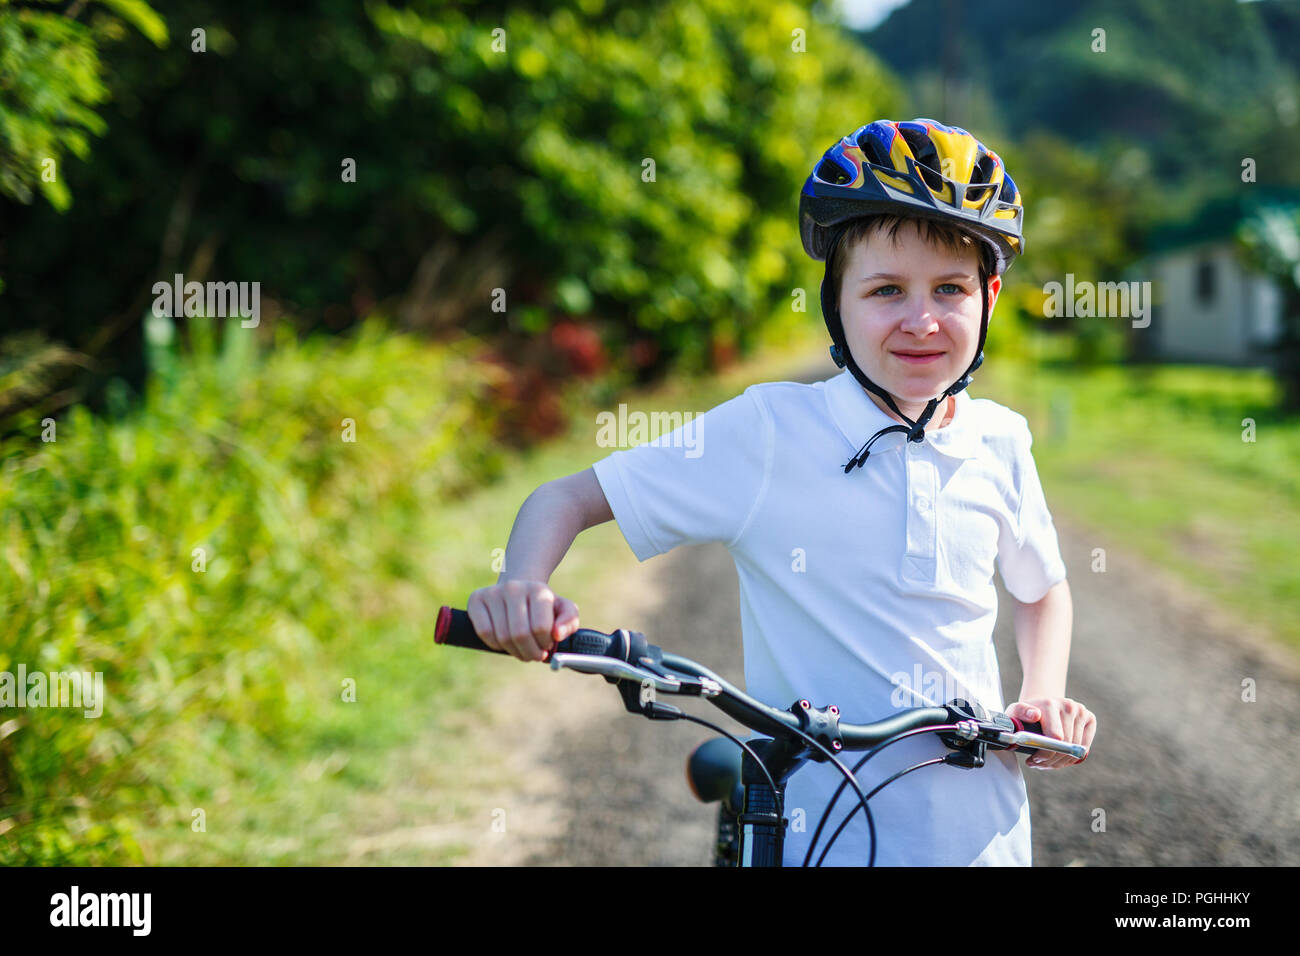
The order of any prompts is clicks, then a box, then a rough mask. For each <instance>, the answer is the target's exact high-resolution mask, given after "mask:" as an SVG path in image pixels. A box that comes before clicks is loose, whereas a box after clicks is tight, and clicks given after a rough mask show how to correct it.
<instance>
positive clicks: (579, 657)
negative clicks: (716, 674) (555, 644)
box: [551, 654, 682, 694]
mask: <svg viewBox="0 0 1300 956" xmlns="http://www.w3.org/2000/svg"><path fill="white" fill-rule="evenodd" d="M562 667H567V668H568V669H569V670H575V671H578V672H579V673H582V674H600V675H601V676H602V677H613V678H615V679H617V680H631V681H636V682H637V683H639V684H641V683H644V682H646V681H650V683H651V684H652V685H653V686H654V689H655V690H661V691H663V692H664V693H666V694H677V693H681V690H682V682H681V681H679V680H677V679H675V678H672V677H665V676H662V675H660V674H656V673H654V672H653V671H649V670H646V669H645V668H644V667H636V666H634V665H632V664H629V663H627V662H626V661H620V660H618V659H617V658H613V657H599V656H595V655H592V654H552V655H551V670H553V671H558V670H559V669H560V668H562Z"/></svg>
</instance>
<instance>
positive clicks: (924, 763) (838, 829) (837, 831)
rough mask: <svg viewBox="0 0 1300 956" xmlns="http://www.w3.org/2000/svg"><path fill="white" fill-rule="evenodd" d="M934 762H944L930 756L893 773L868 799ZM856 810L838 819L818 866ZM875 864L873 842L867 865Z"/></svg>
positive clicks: (868, 795) (818, 858)
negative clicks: (908, 774) (837, 824)
mask: <svg viewBox="0 0 1300 956" xmlns="http://www.w3.org/2000/svg"><path fill="white" fill-rule="evenodd" d="M936 763H944V759H943V757H932V758H931V759H929V760H924V761H922V762H921V763H918V764H916V765H914V766H911V767H908V768H906V769H905V770H900V771H898V773H896V774H894V775H893V776H892V777H890V778H889V779H888V780H886V781H884V783H881V784H880V785H879V786H878V787H876V789H874V790H872V791H871V792H870V793H869V794H867V799H868V800H870V799H871V798H872V797H874V796H875V795H876V794H878V793H879V792H880V791H881V790H884V789H885V786H886V785H887V784H891V783H893V782H894V781H895V780H897V779H898V778H899V777H901V776H903V774H905V773H911V772H912V771H913V770H920V769H921V768H922V767H929V766H932V765H933V764H936ZM857 812H858V808H857V807H854V808H853V809H852V810H850V811H849V812H848V813H846V814H845V815H844V819H843V820H841V821H840V825H839V826H838V827H836V828H835V832H834V833H832V834H831V838H830V839H829V840H827V841H826V846H825V848H824V849H823V850H822V855H821V856H819V857H817V865H818V866H821V865H822V860H824V859H826V854H827V853H829V852H831V847H832V846H834V844H835V840H836V839H837V838H838V837H839V835H840V833H842V832H843V830H844V828H845V827H846V826H848V825H849V821H850V820H852V819H853V815H854V814H856V813H857ZM875 865H876V845H875V844H874V843H873V844H872V845H871V859H870V860H869V861H868V863H867V866H875Z"/></svg>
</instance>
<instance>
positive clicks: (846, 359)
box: [821, 232, 989, 474]
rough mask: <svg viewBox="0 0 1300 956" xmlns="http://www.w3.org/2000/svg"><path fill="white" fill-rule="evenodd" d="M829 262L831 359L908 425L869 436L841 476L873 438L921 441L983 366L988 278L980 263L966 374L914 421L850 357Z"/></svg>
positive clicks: (825, 307) (825, 293)
mask: <svg viewBox="0 0 1300 956" xmlns="http://www.w3.org/2000/svg"><path fill="white" fill-rule="evenodd" d="M840 235H842V232H841V233H837V234H836V236H835V238H834V239H833V240H832V242H831V250H832V251H833V250H834V248H835V246H836V244H838V242H839V240H840ZM830 259H831V252H830V251H828V252H827V254H826V264H827V275H826V277H825V278H823V279H822V286H821V300H822V316H823V317H824V318H825V319H826V328H827V330H828V331H829V332H830V334H831V340H832V342H834V344H833V345H832V346H831V358H832V359H833V360H834V361H835V364H836V365H837V366H839V367H840V368H847V369H848V370H849V374H851V375H852V376H853V377H854V379H856V380H857V382H858V384H859V385H861V386H862V387H863V388H865V389H866V390H867V391H869V392H871V393H872V394H875V395H878V396H880V398H881V399H882V400H883V401H884V402H885V404H886V405H888V406H889V407H890V408H891V409H892V410H893V412H894V414H895V415H897V416H898V417H899V418H901V419H902V420H903V421H905V422H907V425H891V426H889V427H888V428H882V429H881V430H880V431H878V432H876V434H874V435H872V436H871V438H870V439H868V441H867V443H866V444H865V445H863V446H862V448H861V449H860V450H859V451H858V453H857V454H856V455H854V456H853V457H852V458H850V459H849V461H848V463H847V464H845V466H844V473H845V474H848V473H849V472H850V471H852V470H853V469H854V468H855V467H860V466H861V465H863V464H864V463H865V462H866V460H867V458H868V456H869V455H870V454H871V451H870V449H871V446H872V444H874V443H875V441H876V439H877V438H879V437H881V436H882V435H887V434H889V433H891V432H905V433H906V434H907V440H908V441H915V442H919V441H924V440H925V426H926V425H927V424H929V422H930V419H931V418H933V417H934V413H935V410H936V409H937V408H938V407H939V403H940V402H942V401H944V400H945V399H946V398H948V396H950V395H956V394H957V393H958V392H960V391H961V390H962V389H964V388H965V387H966V386H968V385H969V384H970V383H971V374H972V373H973V372H974V371H975V370H976V369H977V368H979V367H980V366H981V365H982V364H984V340H985V337H986V336H987V335H988V327H989V288H988V276H987V274H986V272H985V270H984V266H983V264H982V263H981V265H980V270H979V278H980V294H981V296H982V298H983V310H982V314H981V316H980V338H979V345H978V346H977V347H976V349H975V358H974V359H973V360H972V361H971V363H970V365H969V366H968V367H967V369H966V371H965V372H963V373H962V376H961V378H959V379H957V381H955V382H953V383H952V384H951V385H949V386H948V387H947V388H946V389H944V391H943V394H942V395H940V396H939V397H937V398H932V399H930V401H929V402H927V403H926V406H925V409H924V411H922V412H921V414H920V415H919V416H918V417H917V419H916V420H915V421H913V420H912V419H911V418H909V417H908V416H906V415H904V414H903V412H902V411H901V410H900V409H899V407H898V405H897V403H896V402H895V401H894V397H893V396H892V395H890V394H889V392H887V391H885V390H884V389H883V388H881V387H880V386H879V385H877V384H876V383H875V382H873V381H872V380H871V379H870V378H868V377H867V374H866V373H865V372H864V371H862V369H861V367H859V365H858V363H857V361H856V360H855V359H854V358H853V352H852V351H851V350H850V349H849V346H848V342H847V341H846V340H845V336H844V323H843V320H842V319H841V316H840V313H839V306H838V304H837V303H836V302H835V301H833V299H832V296H831V290H830V289H829V279H830ZM835 298H838V296H836V297H835Z"/></svg>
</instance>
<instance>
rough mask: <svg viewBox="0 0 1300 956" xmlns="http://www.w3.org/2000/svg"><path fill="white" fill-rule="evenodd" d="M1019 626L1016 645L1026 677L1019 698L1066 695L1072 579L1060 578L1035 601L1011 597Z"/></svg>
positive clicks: (1071, 609) (1072, 611)
mask: <svg viewBox="0 0 1300 956" xmlns="http://www.w3.org/2000/svg"><path fill="white" fill-rule="evenodd" d="M1011 602H1012V607H1013V610H1014V620H1015V627H1016V647H1017V649H1018V650H1019V651H1020V666H1021V668H1022V669H1023V671H1024V679H1023V680H1022V681H1021V683H1020V699H1021V700H1028V699H1029V698H1030V697H1064V696H1065V673H1066V671H1067V670H1068V669H1069V666H1070V636H1071V631H1072V629H1073V627H1074V605H1073V602H1072V601H1071V599H1070V583H1069V581H1067V580H1062V581H1058V582H1057V583H1056V584H1054V585H1052V587H1050V588H1049V589H1048V591H1047V593H1046V594H1045V595H1043V597H1042V598H1041V599H1040V600H1038V601H1036V602H1034V603H1033V604H1025V603H1023V602H1022V601H1017V600H1016V599H1015V598H1014V597H1013V598H1012V599H1011Z"/></svg>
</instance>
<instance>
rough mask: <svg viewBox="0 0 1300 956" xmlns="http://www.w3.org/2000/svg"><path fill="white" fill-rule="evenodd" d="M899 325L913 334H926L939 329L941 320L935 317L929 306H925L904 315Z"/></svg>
mask: <svg viewBox="0 0 1300 956" xmlns="http://www.w3.org/2000/svg"><path fill="white" fill-rule="evenodd" d="M899 327H900V328H901V329H902V330H903V331H904V332H909V333H911V334H913V335H925V334H927V333H929V332H932V331H934V330H935V329H937V328H938V327H939V321H938V319H936V318H935V313H934V311H933V310H932V309H931V308H929V306H925V307H922V308H917V309H914V310H912V311H911V312H909V313H908V314H907V315H906V316H904V317H903V321H902V322H901V323H899Z"/></svg>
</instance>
